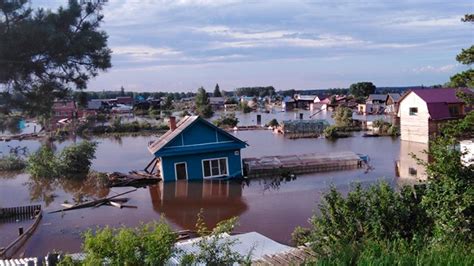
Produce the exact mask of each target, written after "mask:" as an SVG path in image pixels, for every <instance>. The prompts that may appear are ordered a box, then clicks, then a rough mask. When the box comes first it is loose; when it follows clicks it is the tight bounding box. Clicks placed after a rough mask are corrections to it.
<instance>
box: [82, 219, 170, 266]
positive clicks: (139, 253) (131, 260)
mask: <svg viewBox="0 0 474 266" xmlns="http://www.w3.org/2000/svg"><path fill="white" fill-rule="evenodd" d="M176 240H177V235H176V234H175V233H174V232H173V230H172V229H171V227H170V226H169V225H168V224H166V223H164V222H154V223H150V224H145V225H141V226H140V227H137V228H125V227H122V228H119V229H112V228H110V227H105V228H103V229H98V230H97V231H96V232H95V233H94V232H92V231H91V230H89V231H87V232H86V233H85V234H84V244H83V250H84V253H85V254H86V259H85V261H84V262H85V264H86V265H104V264H108V265H164V264H165V263H166V262H167V261H168V260H169V258H170V257H171V256H172V255H173V254H174V252H175V247H174V244H175V243H176Z"/></svg>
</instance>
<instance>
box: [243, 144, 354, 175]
mask: <svg viewBox="0 0 474 266" xmlns="http://www.w3.org/2000/svg"><path fill="white" fill-rule="evenodd" d="M361 162H362V161H361V159H360V157H359V156H358V155H357V154H356V153H354V152H350V151H346V152H334V153H329V154H316V153H309V154H301V155H284V156H265V157H260V158H245V159H243V164H244V168H245V171H246V175H247V177H249V178H256V177H275V176H281V175H287V174H309V173H317V172H327V171H338V170H348V169H355V168H359V167H362V164H361Z"/></svg>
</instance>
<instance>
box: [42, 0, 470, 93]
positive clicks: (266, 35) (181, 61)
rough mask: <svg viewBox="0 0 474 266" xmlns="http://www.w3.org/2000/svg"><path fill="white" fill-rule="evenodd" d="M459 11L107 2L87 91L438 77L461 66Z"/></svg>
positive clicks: (404, 81)
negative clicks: (97, 67) (102, 53)
mask: <svg viewBox="0 0 474 266" xmlns="http://www.w3.org/2000/svg"><path fill="white" fill-rule="evenodd" d="M33 2H34V4H33V5H39V6H45V7H49V8H56V7H57V6H59V5H61V4H64V3H66V2H67V1H60V0H37V1H33ZM465 13H474V2H473V1H472V0H455V1H454V0H451V1H450V0H417V1H415V0H307V1H297V0H292V1H280V0H269V1H264V0H248V1H240V0H221V1H219V0H174V1H172V0H109V1H108V3H107V4H106V6H105V7H104V9H103V14H104V16H105V23H104V24H103V29H104V30H105V31H106V32H107V33H108V34H109V46H110V48H111V49H112V50H113V56H112V64H113V67H112V69H110V70H109V71H107V72H106V73H102V74H100V75H99V77H97V78H96V79H94V80H93V81H91V82H90V84H89V89H91V90H102V89H106V90H108V89H118V88H120V86H122V85H123V86H124V87H125V88H126V90H134V91H158V90H160V91H194V90H196V89H197V88H198V87H200V86H204V87H205V88H207V89H208V90H211V89H212V88H213V87H214V86H215V84H216V83H219V85H220V87H221V88H222V89H225V90H232V89H234V88H236V87H241V86H258V85H262V86H267V85H273V86H275V88H276V89H277V90H279V89H290V88H293V89H318V88H319V89H323V88H333V87H348V86H349V85H350V84H351V83H354V82H358V81H372V82H374V84H376V85H377V86H408V85H422V84H424V85H432V84H439V83H444V82H446V81H447V80H449V77H450V76H451V75H452V74H453V73H456V72H459V71H461V70H463V69H465V67H464V66H461V65H459V64H457V62H456V60H455V56H456V54H457V53H459V51H460V50H461V49H462V48H466V47H469V46H470V45H472V44H473V42H474V25H469V24H467V23H462V22H461V21H460V19H461V17H462V16H463V15H464V14H465Z"/></svg>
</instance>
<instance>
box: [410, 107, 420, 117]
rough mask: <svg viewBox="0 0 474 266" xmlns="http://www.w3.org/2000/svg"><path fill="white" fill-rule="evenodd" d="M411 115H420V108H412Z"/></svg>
mask: <svg viewBox="0 0 474 266" xmlns="http://www.w3.org/2000/svg"><path fill="white" fill-rule="evenodd" d="M410 115H418V108H417V107H410Z"/></svg>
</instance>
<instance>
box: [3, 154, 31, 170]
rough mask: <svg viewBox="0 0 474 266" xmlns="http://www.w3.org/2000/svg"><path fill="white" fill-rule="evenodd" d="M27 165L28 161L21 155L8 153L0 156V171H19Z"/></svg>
mask: <svg viewBox="0 0 474 266" xmlns="http://www.w3.org/2000/svg"><path fill="white" fill-rule="evenodd" d="M25 167H26V162H25V160H23V159H22V158H21V157H18V156H15V155H7V156H2V157H0V171H19V170H23V169H24V168H25Z"/></svg>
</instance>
